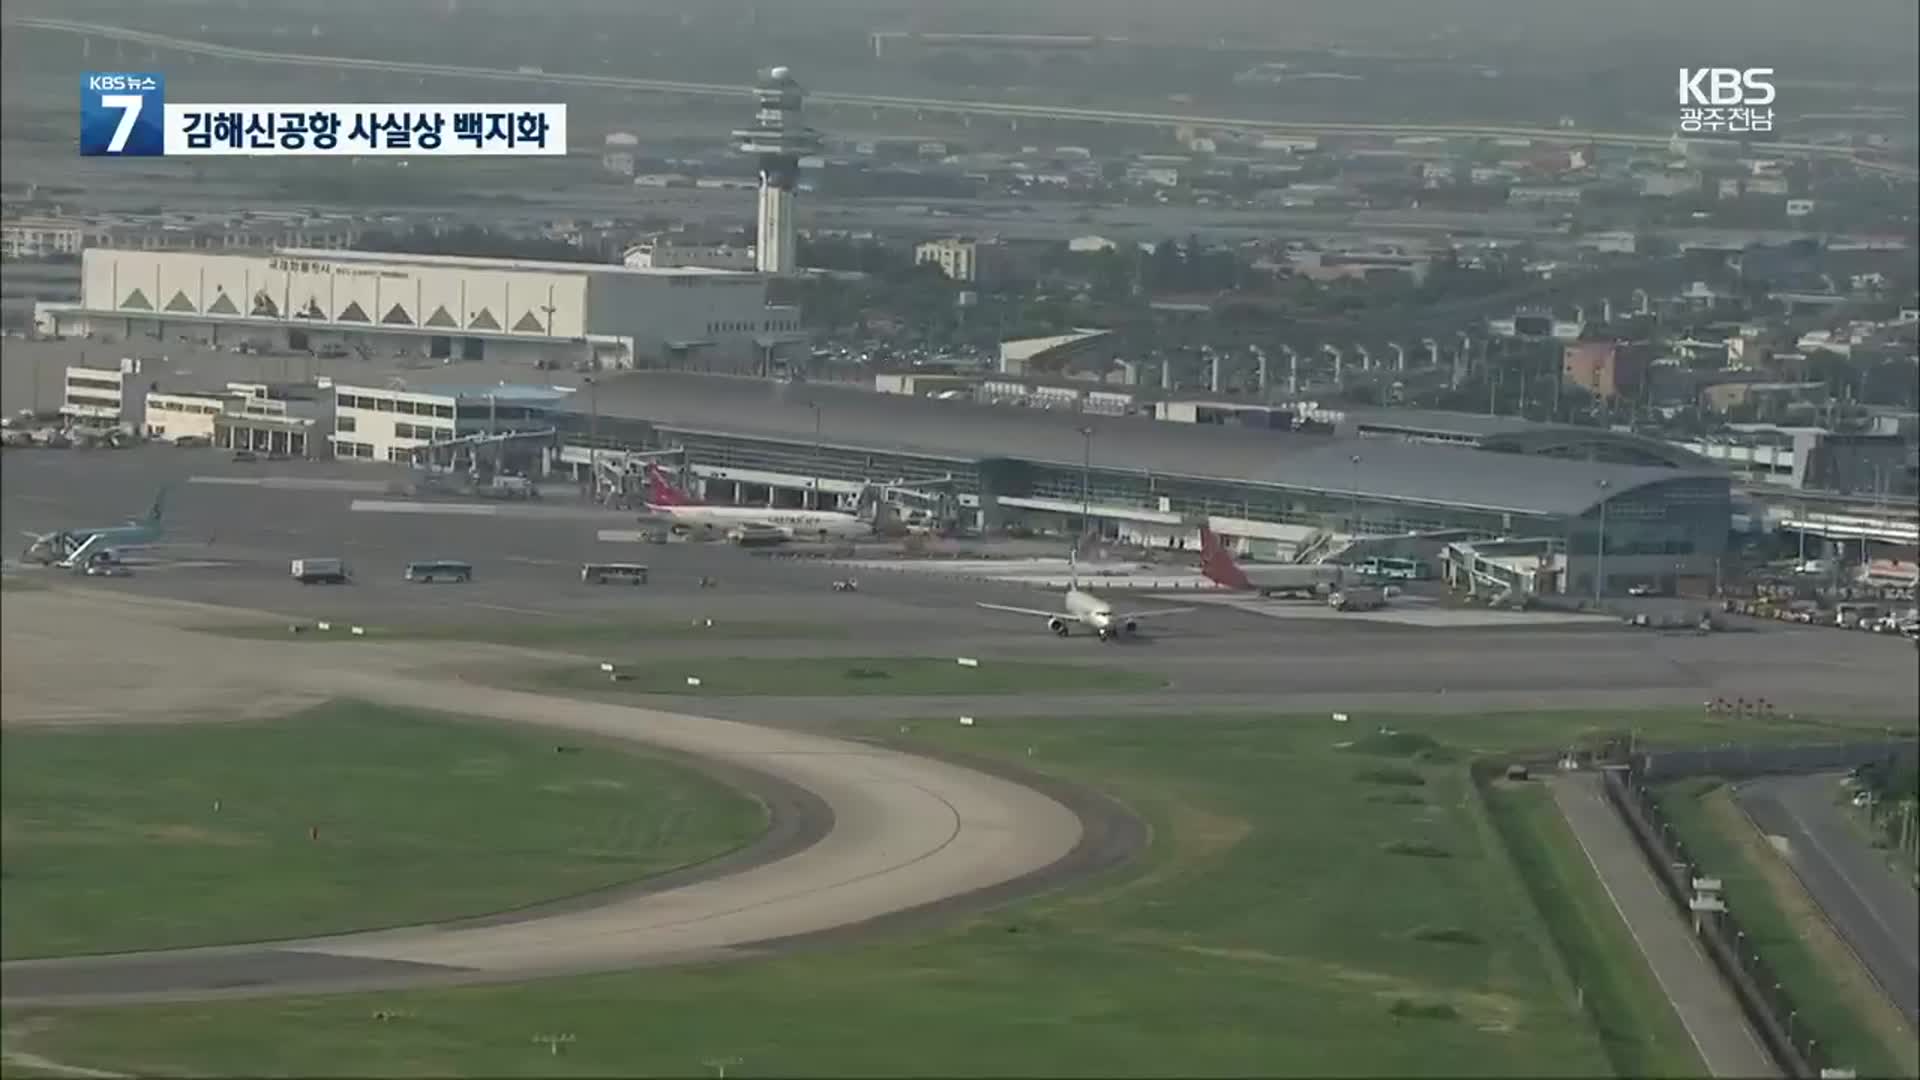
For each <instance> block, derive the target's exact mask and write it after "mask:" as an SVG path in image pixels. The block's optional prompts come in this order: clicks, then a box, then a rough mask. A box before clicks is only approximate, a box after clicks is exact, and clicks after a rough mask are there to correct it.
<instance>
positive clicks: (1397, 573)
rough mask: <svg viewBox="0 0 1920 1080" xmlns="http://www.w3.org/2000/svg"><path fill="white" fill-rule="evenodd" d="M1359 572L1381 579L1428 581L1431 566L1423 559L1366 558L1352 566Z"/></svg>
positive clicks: (1430, 574) (1431, 574)
mask: <svg viewBox="0 0 1920 1080" xmlns="http://www.w3.org/2000/svg"><path fill="white" fill-rule="evenodd" d="M1354 569H1355V570H1357V571H1358V572H1359V573H1360V574H1362V575H1364V576H1366V577H1370V578H1378V579H1380V580H1383V581H1428V580H1430V579H1432V577H1433V567H1432V566H1431V565H1429V564H1428V563H1427V561H1426V560H1425V559H1388V558H1373V559H1367V560H1365V561H1364V562H1361V563H1359V564H1358V565H1356V566H1355V567H1354Z"/></svg>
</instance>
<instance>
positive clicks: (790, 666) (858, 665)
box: [530, 656, 1166, 696]
mask: <svg viewBox="0 0 1920 1080" xmlns="http://www.w3.org/2000/svg"><path fill="white" fill-rule="evenodd" d="M619 674H620V676H621V678H620V681H618V682H615V681H612V680H611V679H610V678H609V676H608V675H607V674H606V673H605V672H603V671H602V670H601V669H600V667H599V666H598V665H597V664H595V665H588V664H581V665H578V666H569V667H558V668H552V669H547V670H543V671H538V672H535V673H534V674H533V675H532V676H531V677H530V678H531V681H532V683H533V684H534V685H535V686H537V687H540V688H542V689H560V690H593V691H609V692H615V693H635V694H707V695H740V694H791V695H796V696H805V695H839V694H1014V693H1039V692H1045V691H1050V690H1051V691H1062V690H1112V691H1118V692H1124V691H1128V690H1156V689H1159V688H1160V687H1163V686H1165V685H1166V680H1165V679H1162V678H1160V677H1159V676H1157V675H1151V674H1147V673H1145V672H1141V671H1135V670H1132V669H1129V668H1116V667H1102V666H1097V665H1092V664H1053V663H1037V662H1030V661H1021V660H983V661H981V662H980V666H979V667H962V666H961V665H960V664H959V663H957V662H956V661H955V659H954V658H953V657H950V656H948V657H931V656H909V657H841V656H836V657H825V658H805V657H797V658H796V657H734V658H702V659H687V660H671V661H654V662H646V663H637V664H624V663H623V664H620V665H619ZM688 678H698V679H699V680H700V685H699V686H697V687H696V686H692V685H690V684H689V683H688V682H687V679H688Z"/></svg>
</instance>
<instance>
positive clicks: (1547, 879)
mask: <svg viewBox="0 0 1920 1080" xmlns="http://www.w3.org/2000/svg"><path fill="white" fill-rule="evenodd" d="M1486 801H1487V812H1488V814H1489V816H1490V817H1491V818H1492V819H1493V822H1494V824H1495V825H1496V827H1497V828H1498V830H1499V832H1500V835H1501V838H1502V839H1503V840H1504V841H1505V842H1506V845H1507V849H1508V850H1509V851H1510V852H1511V853H1512V855H1513V861H1514V863H1515V865H1517V866H1518V867H1519V869H1520V874H1521V877H1522V878H1523V879H1524V880H1525V881H1526V883H1527V888H1528V890H1529V891H1530V892H1531V894H1532V896H1533V901H1534V906H1535V907H1536V908H1537V909H1538V910H1539V912H1540V915H1541V918H1542V919H1544V920H1545V922H1546V926H1547V931H1548V933H1549V934H1550V935H1551V936H1552V939H1553V942H1554V945H1555V946H1556V947H1557V949H1558V951H1559V954H1560V957H1561V959H1562V961H1563V962H1564V964H1565V968H1566V972H1567V976H1568V978H1570V979H1571V980H1572V981H1573V983H1574V985H1576V986H1578V987H1579V988H1580V991H1581V995H1580V996H1581V1000H1582V1002H1583V1004H1584V1007H1585V1009H1586V1012H1587V1015H1588V1016H1589V1017H1591V1019H1592V1022H1593V1027H1594V1030H1595V1031H1596V1032H1597V1033H1598V1034H1599V1037H1600V1042H1601V1045H1602V1046H1603V1047H1604V1048H1605V1049H1606V1053H1607V1058H1608V1060H1609V1061H1610V1062H1611V1063H1612V1065H1613V1071H1614V1074H1615V1075H1616V1076H1704V1075H1705V1074H1706V1068H1705V1066H1704V1064H1703V1063H1702V1062H1701V1060H1700V1055H1699V1052H1698V1051H1697V1050H1696V1049H1695V1048H1694V1045H1693V1039H1692V1038H1691V1037H1690V1036H1688V1034H1687V1030H1686V1027H1685V1025H1683V1024H1682V1023H1681V1022H1680V1017H1679V1014H1677V1013H1675V1012H1674V1010H1673V1006H1672V1005H1671V1004H1670V1003H1669V1002H1668V1001H1667V997H1666V993H1665V991H1663V990H1661V989H1660V983H1659V980H1657V979H1656V978H1655V977H1654V974H1653V970H1652V968H1650V967H1649V966H1648V965H1647V962H1646V960H1645V959H1644V958H1643V957H1642V956H1641V953H1640V947H1639V945H1638V944H1637V943H1635V941H1634V940H1633V935H1632V934H1631V933H1630V932H1629V931H1628V930H1627V927H1626V924H1625V923H1623V922H1621V920H1620V915H1619V912H1618V911H1616V910H1615V909H1614V907H1613V904H1612V903H1611V902H1610V901H1609V900H1608V898H1607V893H1606V889H1605V887H1604V886H1603V885H1602V884H1601V882H1600V878H1599V876H1598V875H1597V874H1596V873H1595V872H1594V869H1593V865H1592V864H1591V863H1590V862H1588V861H1587V859H1586V856H1585V855H1584V854H1583V853H1582V852H1581V850H1580V842H1579V841H1578V840H1577V839H1576V838H1575V837H1574V835H1573V830H1572V829H1570V828H1568V826H1567V822H1566V819H1565V818H1564V817H1562V816H1561V814H1560V808H1559V807H1558V806H1556V805H1555V804H1554V800H1553V794H1552V793H1551V792H1550V791H1548V790H1547V788H1546V786H1545V785H1543V784H1538V783H1525V784H1507V783H1503V782H1499V781H1495V782H1494V783H1492V784H1491V785H1490V786H1489V788H1488V790H1487V797H1486Z"/></svg>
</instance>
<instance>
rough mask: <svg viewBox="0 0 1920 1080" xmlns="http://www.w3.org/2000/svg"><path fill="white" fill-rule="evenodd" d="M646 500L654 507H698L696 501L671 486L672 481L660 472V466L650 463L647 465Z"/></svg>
mask: <svg viewBox="0 0 1920 1080" xmlns="http://www.w3.org/2000/svg"><path fill="white" fill-rule="evenodd" d="M647 500H648V501H649V502H651V503H652V504H653V505H655V506H695V505H698V502H697V500H695V499H693V498H692V497H690V496H688V495H687V493H686V492H683V491H681V490H680V489H679V488H677V487H674V486H673V481H671V480H668V479H667V474H666V473H664V472H662V471H660V466H658V465H654V464H652V463H648V465H647Z"/></svg>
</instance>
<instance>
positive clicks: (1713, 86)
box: [1680, 68, 1774, 134]
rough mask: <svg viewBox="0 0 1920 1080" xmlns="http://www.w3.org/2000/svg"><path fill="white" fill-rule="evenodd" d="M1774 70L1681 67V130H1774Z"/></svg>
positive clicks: (1739, 132)
mask: <svg viewBox="0 0 1920 1080" xmlns="http://www.w3.org/2000/svg"><path fill="white" fill-rule="evenodd" d="M1772 74H1773V69H1772V68H1681V69H1680V130H1681V131H1684V132H1687V133H1688V134H1697V133H1700V132H1707V131H1711V132H1722V131H1724V132H1728V133H1732V134H1745V133H1748V132H1755V131H1772V130H1773V110H1772V109H1770V108H1766V107H1765V106H1769V105H1772V104H1773V99H1774V90H1773V83H1772V82H1770V81H1769V80H1768V76H1771V75H1772Z"/></svg>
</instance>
